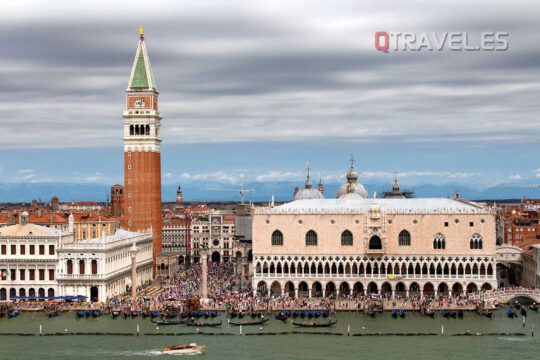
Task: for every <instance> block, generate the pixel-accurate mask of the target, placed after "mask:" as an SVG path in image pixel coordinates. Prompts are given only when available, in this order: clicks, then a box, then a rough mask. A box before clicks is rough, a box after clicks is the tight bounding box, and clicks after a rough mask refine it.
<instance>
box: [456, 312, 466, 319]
mask: <svg viewBox="0 0 540 360" xmlns="http://www.w3.org/2000/svg"><path fill="white" fill-rule="evenodd" d="M464 315H465V313H464V312H463V310H459V311H458V312H457V316H458V318H460V319H463V316H464Z"/></svg>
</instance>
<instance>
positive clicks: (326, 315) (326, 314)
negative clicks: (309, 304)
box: [322, 310, 330, 318]
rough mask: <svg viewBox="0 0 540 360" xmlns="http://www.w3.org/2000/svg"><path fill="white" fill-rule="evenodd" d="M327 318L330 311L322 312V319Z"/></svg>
mask: <svg viewBox="0 0 540 360" xmlns="http://www.w3.org/2000/svg"><path fill="white" fill-rule="evenodd" d="M328 316H330V310H324V311H323V312H322V317H323V318H327V317H328Z"/></svg>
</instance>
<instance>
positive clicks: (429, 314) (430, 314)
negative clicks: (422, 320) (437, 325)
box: [422, 309, 435, 318]
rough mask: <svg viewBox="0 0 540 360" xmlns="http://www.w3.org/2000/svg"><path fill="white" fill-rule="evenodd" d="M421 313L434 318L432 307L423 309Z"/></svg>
mask: <svg viewBox="0 0 540 360" xmlns="http://www.w3.org/2000/svg"><path fill="white" fill-rule="evenodd" d="M422 315H424V316H429V317H430V318H434V317H435V311H433V310H432V309H425V310H424V311H423V312H422Z"/></svg>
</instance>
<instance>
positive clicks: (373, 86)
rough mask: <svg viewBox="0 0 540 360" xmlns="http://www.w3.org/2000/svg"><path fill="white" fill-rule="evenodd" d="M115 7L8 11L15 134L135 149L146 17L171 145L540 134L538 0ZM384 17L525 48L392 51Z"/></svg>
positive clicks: (7, 61) (13, 140)
mask: <svg viewBox="0 0 540 360" xmlns="http://www.w3.org/2000/svg"><path fill="white" fill-rule="evenodd" d="M104 4H105V3H103V2H96V3H95V6H94V9H93V10H89V9H88V8H84V11H85V13H84V14H83V13H81V14H78V15H79V17H80V19H76V17H75V16H70V15H74V13H73V12H74V11H75V10H74V8H73V7H72V6H73V5H66V8H65V9H63V10H62V11H59V12H58V15H54V14H53V12H52V11H51V12H47V11H44V12H43V13H38V12H39V11H40V8H39V6H38V7H36V8H35V10H32V9H31V8H29V10H28V12H29V14H28V16H27V17H22V16H16V14H15V15H14V16H13V18H11V19H9V21H6V22H3V23H2V24H0V31H1V32H2V33H3V34H7V36H3V37H2V38H0V48H1V49H2V55H1V56H0V110H2V111H3V112H4V113H5V114H7V117H5V120H3V121H1V122H0V131H2V132H3V134H5V135H6V136H5V140H4V141H3V142H2V144H1V145H0V146H1V147H4V148H11V147H28V146H34V147H78V146H90V147H98V146H120V145H121V144H120V142H121V136H122V135H121V127H122V125H121V112H122V107H123V96H124V94H123V91H124V89H125V86H126V83H127V78H128V76H129V71H130V68H131V64H132V61H133V56H134V52H135V47H136V42H137V34H136V30H137V24H138V22H139V21H143V22H144V23H145V26H146V29H147V43H148V48H149V52H150V57H151V60H152V64H153V68H154V73H155V75H156V78H157V82H158V87H159V90H160V91H161V93H162V94H161V107H162V108H161V110H162V113H163V115H164V121H163V126H164V129H163V132H162V133H163V136H164V141H166V142H167V143H178V142H219V141H227V142H234V141H246V140H254V141H257V140H275V141H281V140H291V139H304V140H305V139H326V140H328V141H329V142H332V141H339V140H340V139H346V140H354V141H359V142H376V141H393V142H417V143H422V142H461V143H478V142H485V143H494V142H503V143H504V142H506V143H512V142H535V141H537V138H538V136H539V135H540V119H539V118H538V116H536V114H537V113H538V105H537V103H538V101H537V99H538V96H539V95H540V73H539V72H538V66H539V64H540V61H539V60H540V45H539V44H537V43H536V42H531V41H530V40H526V38H527V37H528V36H530V34H534V33H537V32H538V31H537V30H538V25H537V24H536V19H537V17H538V15H540V9H539V8H538V7H535V6H530V5H528V4H527V3H526V2H524V3H523V4H522V5H523V6H520V5H516V4H512V6H510V4H507V3H504V2H490V3H480V4H474V5H471V4H467V3H466V2H457V3H456V2H445V3H444V4H442V5H440V6H437V7H436V6H426V3H425V2H421V1H410V2H407V4H406V6H404V7H403V8H401V9H397V8H395V7H394V6H389V5H387V4H381V3H380V2H367V3H360V2H355V1H345V2H343V3H342V4H341V6H337V5H332V4H331V3H329V2H323V1H320V2H310V5H311V6H310V7H309V8H306V10H302V8H301V7H300V6H299V5H298V6H297V5H295V4H281V3H280V4H276V3H270V2H268V3H266V2H263V3H261V4H260V5H259V6H255V5H251V3H250V5H251V6H249V5H248V3H247V2H246V3H243V2H225V3H221V2H217V3H203V4H202V5H200V3H199V2H192V3H189V2H183V3H181V4H180V5H174V4H173V3H160V2H157V3H156V4H155V5H153V6H154V7H155V10H153V12H151V13H150V14H147V15H146V16H144V17H143V16H141V13H142V7H141V6H140V4H139V3H136V4H135V5H134V9H133V10H130V9H127V10H126V9H123V10H122V11H121V12H120V8H121V6H120V5H119V4H113V5H111V6H112V7H111V10H110V11H108V8H107V7H106V6H105V5H104ZM3 6H4V7H6V5H3ZM7 7H8V10H9V5H7ZM81 11H82V10H81ZM299 15H301V16H299ZM97 18H99V19H100V20H98V21H96V19H97ZM376 30H389V31H470V32H471V34H472V35H473V36H477V35H478V34H479V32H481V31H496V30H503V31H509V32H510V34H511V37H510V48H509V50H508V51H506V52H498V53H495V52H478V53H465V52H449V51H446V52H442V53H436V52H433V53H413V52H409V53H391V54H382V53H379V52H377V51H375V49H374V48H373V44H372V42H373V33H374V31H376ZM529 39H530V37H529ZM13 109H16V111H13ZM21 128H24V129H25V130H26V131H24V132H22V131H21ZM43 129H47V131H43Z"/></svg>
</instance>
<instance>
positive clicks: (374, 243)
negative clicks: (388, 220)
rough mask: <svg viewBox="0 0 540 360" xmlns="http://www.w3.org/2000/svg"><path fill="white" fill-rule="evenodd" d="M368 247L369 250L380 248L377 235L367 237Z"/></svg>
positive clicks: (379, 240)
mask: <svg viewBox="0 0 540 360" xmlns="http://www.w3.org/2000/svg"><path fill="white" fill-rule="evenodd" d="M369 249H370V250H381V249H382V241H381V238H380V237H378V236H372V237H371V239H369Z"/></svg>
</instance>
